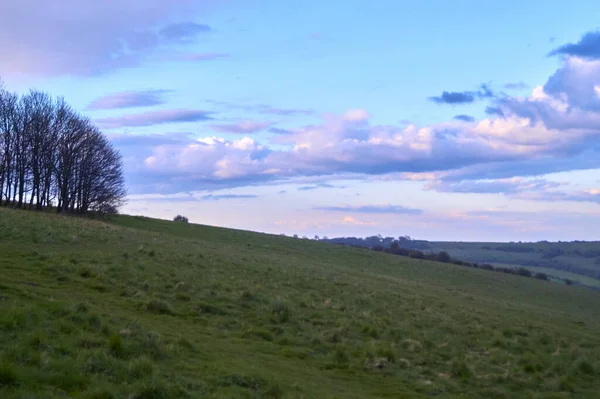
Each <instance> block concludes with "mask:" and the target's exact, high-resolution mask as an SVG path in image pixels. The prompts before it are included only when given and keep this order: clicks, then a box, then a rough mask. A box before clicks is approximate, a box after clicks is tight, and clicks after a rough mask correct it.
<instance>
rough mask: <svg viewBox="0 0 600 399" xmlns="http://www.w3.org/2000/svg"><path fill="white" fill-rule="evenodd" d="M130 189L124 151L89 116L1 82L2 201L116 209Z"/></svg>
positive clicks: (59, 100)
mask: <svg viewBox="0 0 600 399" xmlns="http://www.w3.org/2000/svg"><path fill="white" fill-rule="evenodd" d="M126 194H127V193H126V190H125V180H124V177H123V166H122V159H121V155H120V154H119V152H118V151H117V150H116V149H115V148H114V147H113V146H112V144H111V143H110V142H109V141H108V140H107V139H106V138H105V137H104V135H103V134H102V133H101V132H100V130H99V129H98V128H97V127H96V126H94V125H93V124H92V123H91V121H90V120H89V118H87V117H84V116H81V115H79V114H78V113H76V112H75V111H73V109H72V108H71V107H70V106H69V105H68V104H67V103H66V102H65V101H64V99H62V98H57V99H53V98H52V97H51V96H50V95H49V94H46V93H43V92H40V91H36V90H32V91H30V92H29V93H27V94H24V95H22V96H18V95H16V94H14V93H10V92H8V91H6V90H5V89H4V88H3V86H2V85H1V84H0V204H4V205H7V206H12V207H20V208H23V207H26V206H27V207H29V208H30V209H33V208H34V207H35V208H36V209H41V208H46V207H53V206H54V207H56V209H57V211H58V212H76V213H85V212H88V211H99V212H111V213H113V212H116V210H117V209H118V208H119V207H120V206H121V205H123V203H124V198H125V196H126Z"/></svg>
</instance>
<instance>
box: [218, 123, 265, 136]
mask: <svg viewBox="0 0 600 399" xmlns="http://www.w3.org/2000/svg"><path fill="white" fill-rule="evenodd" d="M271 125H272V122H254V121H243V122H240V123H236V124H221V125H217V124H214V125H210V127H211V129H213V130H215V131H217V132H221V133H241V134H248V133H257V132H260V131H261V130H264V129H266V128H268V127H269V126H271Z"/></svg>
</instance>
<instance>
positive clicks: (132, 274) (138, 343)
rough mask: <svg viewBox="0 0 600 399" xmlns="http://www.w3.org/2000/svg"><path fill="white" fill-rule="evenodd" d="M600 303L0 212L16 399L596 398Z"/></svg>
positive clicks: (3, 319)
mask: <svg viewBox="0 0 600 399" xmlns="http://www.w3.org/2000/svg"><path fill="white" fill-rule="evenodd" d="M440 245H441V246H443V245H444V244H443V243H442V244H440ZM450 247H451V245H448V248H450ZM456 249H457V250H461V251H464V252H463V254H467V253H469V251H472V253H473V254H476V253H477V251H480V250H479V249H477V248H476V245H474V246H473V247H470V248H462V249H460V248H456ZM599 304H600V293H599V292H596V291H593V290H589V289H583V288H580V287H576V286H567V285H563V284H555V283H551V282H546V281H541V280H537V279H533V278H524V277H519V276H516V275H510V274H504V273H495V272H489V271H485V270H479V269H472V268H466V267H461V266H455V265H452V264H441V263H436V262H429V261H423V260H416V259H411V258H408V257H400V256H393V255H388V254H384V253H377V252H374V251H369V250H365V249H357V248H350V247H343V246H337V245H330V244H326V243H321V242H315V241H310V240H298V239H292V238H286V237H280V236H274V235H266V234H256V233H250V232H245V231H236V230H230V229H220V228H214V227H207V226H199V225H191V224H189V225H188V224H185V223H175V222H168V221H160V220H155V219H148V218H140V217H131V216H116V217H111V219H109V220H106V221H93V220H88V219H78V218H70V217H63V216H57V215H51V214H41V213H33V212H25V211H11V210H6V209H0V398H3V399H4V398H7V399H11V398H15V399H16V398H23V399H25V398H27V399H34V398H38V399H41V398H49V399H52V398H67V397H72V398H86V399H112V398H128V399H146V398H159V399H160V398H275V399H277V398H357V399H358V398H430V397H438V398H465V397H466V398H486V399H499V398H507V399H508V398H536V399H537V398H539V399H550V398H598V392H599V391H600V305H599Z"/></svg>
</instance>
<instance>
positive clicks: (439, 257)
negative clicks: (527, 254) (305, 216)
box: [339, 241, 573, 285]
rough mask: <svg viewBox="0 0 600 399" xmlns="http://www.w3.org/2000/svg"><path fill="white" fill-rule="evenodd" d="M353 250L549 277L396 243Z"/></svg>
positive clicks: (565, 280) (567, 282)
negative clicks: (363, 249) (464, 259)
mask: <svg viewBox="0 0 600 399" xmlns="http://www.w3.org/2000/svg"><path fill="white" fill-rule="evenodd" d="M339 245H346V244H343V243H339ZM347 246H351V247H355V248H367V249H370V250H372V251H376V252H384V253H388V254H391V255H397V256H407V257H410V258H413V259H424V260H431V261H436V262H443V263H452V264H455V265H458V266H465V267H472V268H475V269H483V270H489V271H494V272H500V273H506V274H514V275H518V276H523V277H531V278H536V279H539V280H549V277H548V275H547V274H545V273H534V272H532V271H530V270H527V269H525V268H523V267H518V268H510V267H498V266H493V265H490V264H488V263H476V262H466V261H463V260H460V259H455V258H453V257H451V256H450V254H448V253H447V252H446V251H441V252H423V251H420V250H418V249H411V248H402V247H401V246H400V243H399V242H398V241H395V242H393V243H392V244H391V245H390V246H389V247H384V246H383V245H376V246H373V247H365V246H362V245H347ZM562 280H563V282H564V283H566V284H568V285H571V284H573V282H572V281H571V280H569V279H562Z"/></svg>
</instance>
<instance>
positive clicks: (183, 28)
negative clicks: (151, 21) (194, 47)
mask: <svg viewBox="0 0 600 399" xmlns="http://www.w3.org/2000/svg"><path fill="white" fill-rule="evenodd" d="M211 30H212V29H211V28H210V26H208V25H204V24H198V23H195V22H189V21H188V22H177V23H173V24H169V25H167V26H165V27H164V28H162V29H161V30H160V32H159V33H160V35H161V36H162V37H164V38H165V39H167V40H169V41H174V42H184V43H185V42H190V41H193V39H194V38H195V37H196V36H198V35H199V34H200V33H206V32H210V31H211Z"/></svg>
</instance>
